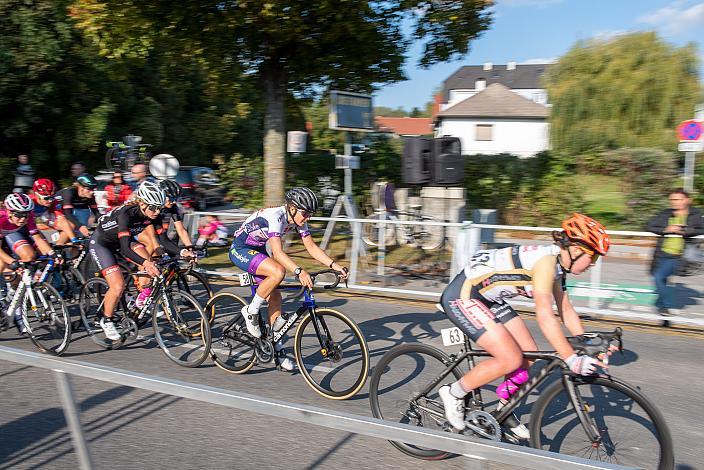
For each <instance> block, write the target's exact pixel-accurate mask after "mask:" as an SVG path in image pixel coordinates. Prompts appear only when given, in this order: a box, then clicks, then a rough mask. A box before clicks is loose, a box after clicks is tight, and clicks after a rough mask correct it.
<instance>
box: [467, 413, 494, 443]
mask: <svg viewBox="0 0 704 470" xmlns="http://www.w3.org/2000/svg"><path fill="white" fill-rule="evenodd" d="M464 422H465V424H466V425H467V427H466V430H469V431H471V432H473V433H474V434H476V435H478V436H481V437H483V438H485V439H491V440H492V441H500V440H501V426H499V423H498V421H496V418H494V417H493V416H492V415H491V414H489V413H487V412H486V411H480V410H474V411H470V412H469V413H467V415H466V416H465V418H464ZM466 430H465V431H464V432H465V433H466Z"/></svg>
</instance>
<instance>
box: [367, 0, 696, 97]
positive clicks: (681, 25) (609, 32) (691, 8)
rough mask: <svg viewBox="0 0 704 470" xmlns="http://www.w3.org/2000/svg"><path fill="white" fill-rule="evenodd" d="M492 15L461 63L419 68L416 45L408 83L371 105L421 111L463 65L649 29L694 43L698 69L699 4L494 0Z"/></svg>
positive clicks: (525, 57) (542, 56) (537, 58)
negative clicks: (484, 30) (696, 50)
mask: <svg viewBox="0 0 704 470" xmlns="http://www.w3.org/2000/svg"><path fill="white" fill-rule="evenodd" d="M493 11H494V12H495V13H494V23H493V25H492V26H491V29H489V30H488V31H486V32H484V34H483V35H482V36H481V37H480V38H479V39H477V40H475V41H473V42H472V43H471V46H470V47H471V49H470V51H469V54H468V55H467V56H466V57H464V58H462V59H461V60H458V61H455V62H450V63H443V64H438V65H435V66H434V67H431V68H430V69H427V70H423V69H421V68H419V67H417V65H416V64H417V59H418V57H419V55H420V53H421V46H420V45H419V44H417V45H415V46H414V47H413V49H412V50H411V53H410V58H409V60H408V61H407V65H406V75H407V76H408V80H406V81H404V82H400V83H398V84H395V85H390V86H385V87H384V88H383V89H381V90H379V91H377V92H376V93H375V94H374V105H375V106H387V107H391V108H397V107H402V108H405V109H407V110H411V109H412V108H413V107H419V108H421V109H422V108H423V107H424V106H425V103H427V102H428V101H430V99H431V95H432V93H433V91H434V90H435V89H436V88H438V87H440V86H441V85H442V82H443V80H445V79H446V78H447V77H448V76H449V75H450V74H452V73H453V72H454V71H455V70H457V69H458V68H459V67H461V66H463V65H479V64H483V63H484V62H492V63H494V64H506V62H509V61H515V62H518V63H519V64H520V63H545V62H546V61H554V60H556V59H557V58H559V57H560V56H561V55H562V54H564V53H565V52H567V51H568V50H569V49H570V48H571V47H572V46H573V45H574V43H575V42H576V41H578V40H580V39H589V38H594V37H601V38H607V37H610V36H613V35H617V34H623V33H627V32H632V31H652V30H655V31H657V32H658V34H659V35H660V37H661V38H663V39H665V40H666V41H668V42H670V43H671V44H674V45H678V46H680V45H684V44H687V43H688V42H694V43H696V44H697V47H698V54H699V57H700V63H701V64H702V65H703V66H704V1H701V0H675V1H672V0H670V1H667V0H496V5H495V6H494V7H493ZM701 70H704V67H702V68H701ZM700 75H701V76H704V73H701V74H700Z"/></svg>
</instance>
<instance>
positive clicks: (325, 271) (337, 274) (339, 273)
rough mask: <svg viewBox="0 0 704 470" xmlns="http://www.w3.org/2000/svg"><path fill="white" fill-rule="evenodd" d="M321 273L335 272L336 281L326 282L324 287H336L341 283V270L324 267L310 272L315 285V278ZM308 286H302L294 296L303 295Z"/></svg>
mask: <svg viewBox="0 0 704 470" xmlns="http://www.w3.org/2000/svg"><path fill="white" fill-rule="evenodd" d="M321 274H335V282H333V283H332V284H326V285H324V286H323V289H334V288H336V287H337V286H338V284H340V281H341V280H342V272H341V271H335V270H334V269H323V270H322V271H316V272H313V273H308V275H309V276H310V277H311V279H312V280H313V284H314V285H315V278H316V277H318V276H320V275H321ZM346 285H347V281H345V286H346ZM305 290H306V287H305V286H301V289H300V290H299V291H298V292H296V295H295V296H294V298H298V297H300V296H301V295H303V292H305Z"/></svg>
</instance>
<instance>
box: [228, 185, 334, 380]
mask: <svg viewBox="0 0 704 470" xmlns="http://www.w3.org/2000/svg"><path fill="white" fill-rule="evenodd" d="M285 199H286V203H285V204H284V205H282V206H277V207H269V208H265V209H260V210H258V211H256V212H255V213H253V214H251V215H250V216H249V217H247V219H246V220H245V221H244V222H243V223H242V225H241V226H240V227H239V228H238V229H237V231H235V234H234V240H233V241H232V245H231V247H230V260H231V261H232V263H233V264H234V265H235V266H237V267H238V268H240V269H241V270H243V271H245V272H247V273H250V274H251V275H253V276H254V277H255V278H256V279H257V281H258V282H259V286H258V288H257V292H256V295H255V296H254V298H253V299H252V301H251V303H250V304H249V305H246V306H244V307H243V308H242V315H243V316H244V319H245V323H246V325H247V330H248V331H249V333H250V334H251V335H252V336H254V337H256V338H259V337H261V335H262V332H261V328H260V327H259V310H260V308H261V307H262V305H263V304H264V302H265V301H267V302H268V305H269V325H271V327H272V328H273V329H274V331H276V330H279V329H280V328H281V327H282V326H283V324H284V323H285V322H284V321H283V318H281V293H280V291H279V290H277V289H276V287H278V285H279V284H281V282H282V281H283V280H284V277H285V276H286V271H287V270H288V271H290V272H292V273H293V274H294V276H296V278H297V279H298V281H299V282H300V283H301V285H303V286H305V287H307V288H312V287H313V281H312V280H311V277H310V275H309V274H308V273H307V272H306V270H305V269H303V268H301V267H300V266H298V264H297V263H296V262H295V261H294V260H292V259H291V258H290V257H289V256H288V255H287V254H286V253H285V252H284V249H283V243H282V241H281V237H282V236H283V235H284V234H286V233H288V232H290V231H291V230H295V231H296V232H298V234H299V236H300V237H301V239H302V241H303V246H304V247H305V249H306V250H307V251H308V253H309V254H310V256H311V257H313V258H314V259H315V260H317V261H319V262H320V263H321V264H323V265H324V266H326V267H328V268H330V269H334V270H336V271H339V272H341V273H342V276H343V279H347V276H348V270H347V268H346V267H344V266H342V265H340V264H338V263H337V262H336V261H335V260H334V259H332V258H331V257H330V256H329V255H328V254H327V253H325V251H323V250H322V249H321V248H320V247H319V246H318V245H317V244H316V243H315V241H314V240H313V237H311V235H310V230H309V229H308V223H307V222H308V219H310V218H311V217H312V216H313V214H315V212H316V211H317V210H318V197H317V196H316V195H315V193H314V192H313V191H311V190H310V189H308V188H305V187H295V188H292V189H291V190H290V191H288V192H287V193H286V196H285ZM267 243H268V245H269V248H270V250H271V256H269V254H268V252H267V249H266V245H267ZM277 320H278V321H277ZM274 348H275V349H276V352H277V354H276V355H275V356H276V357H275V359H276V363H277V365H278V366H279V367H280V368H281V369H283V370H286V371H292V370H293V369H294V367H295V366H294V362H293V361H292V360H291V359H290V358H289V357H287V355H286V350H285V349H284V348H283V340H280V341H278V342H277V343H276V344H275V345H274Z"/></svg>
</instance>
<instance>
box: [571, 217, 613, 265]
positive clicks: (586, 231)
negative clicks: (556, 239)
mask: <svg viewBox="0 0 704 470" xmlns="http://www.w3.org/2000/svg"><path fill="white" fill-rule="evenodd" d="M562 229H563V230H564V231H565V235H566V236H567V238H568V239H569V240H570V241H571V242H574V243H578V244H580V245H585V246H586V248H588V249H591V250H593V251H595V252H596V253H599V254H600V255H602V256H604V255H606V253H607V252H608V251H609V245H611V241H610V240H609V236H608V235H607V234H606V228H604V226H603V225H601V224H600V223H599V222H597V221H596V220H594V219H592V218H591V217H587V216H586V215H584V214H578V213H577V212H575V213H574V214H572V217H568V218H566V219H565V220H563V221H562ZM592 254H593V253H592Z"/></svg>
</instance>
